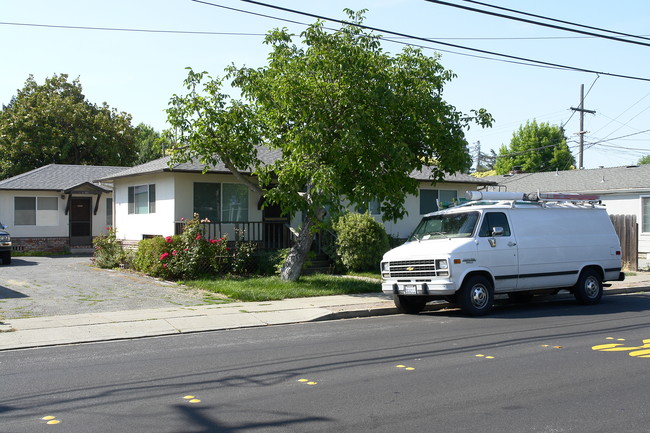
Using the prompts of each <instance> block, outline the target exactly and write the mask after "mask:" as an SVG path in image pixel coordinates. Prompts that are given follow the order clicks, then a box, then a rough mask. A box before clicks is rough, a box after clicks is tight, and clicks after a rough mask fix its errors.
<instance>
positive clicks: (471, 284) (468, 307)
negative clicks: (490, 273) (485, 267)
mask: <svg viewBox="0 0 650 433" xmlns="http://www.w3.org/2000/svg"><path fill="white" fill-rule="evenodd" d="M457 300H458V305H459V306H460V309H461V310H463V311H464V312H465V313H467V314H470V315H472V316H482V315H484V314H487V313H488V312H489V311H490V310H491V309H492V304H493V303H494V287H492V281H490V280H488V279H487V278H485V277H484V276H482V275H474V276H472V277H469V278H468V279H466V280H465V282H464V283H463V286H462V287H461V289H460V292H459V293H458V295H457Z"/></svg>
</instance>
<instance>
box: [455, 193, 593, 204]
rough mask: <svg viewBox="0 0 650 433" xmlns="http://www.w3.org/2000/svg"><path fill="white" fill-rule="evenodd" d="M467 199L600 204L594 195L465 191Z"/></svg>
mask: <svg viewBox="0 0 650 433" xmlns="http://www.w3.org/2000/svg"><path fill="white" fill-rule="evenodd" d="M467 198H468V199H469V200H471V201H477V200H486V201H511V202H513V205H514V202H530V203H539V204H542V205H544V204H546V203H549V202H556V203H573V204H589V205H591V206H594V205H596V204H602V202H601V200H600V196H598V195H594V194H575V193H553V192H539V191H537V192H536V193H524V192H508V191H467Z"/></svg>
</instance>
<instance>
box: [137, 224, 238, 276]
mask: <svg viewBox="0 0 650 433" xmlns="http://www.w3.org/2000/svg"><path fill="white" fill-rule="evenodd" d="M200 223H201V222H200V221H199V219H198V216H195V218H194V219H192V220H190V221H188V222H187V224H186V225H185V230H184V231H183V233H182V234H180V235H175V236H167V237H165V238H163V237H156V238H152V239H144V240H142V241H140V242H139V243H138V251H137V252H136V257H135V260H134V266H135V269H136V270H137V271H140V272H144V273H146V274H149V275H152V276H155V277H163V278H167V279H172V280H177V279H195V278H199V277H202V276H206V275H215V274H222V273H225V272H226V271H227V270H228V268H229V263H230V255H229V252H228V247H227V244H228V241H227V239H226V238H225V237H223V238H219V239H207V238H205V237H204V236H203V233H201V224H200Z"/></svg>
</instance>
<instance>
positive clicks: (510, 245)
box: [508, 242, 517, 247]
mask: <svg viewBox="0 0 650 433" xmlns="http://www.w3.org/2000/svg"><path fill="white" fill-rule="evenodd" d="M516 245H517V242H508V246H509V247H514V246H516Z"/></svg>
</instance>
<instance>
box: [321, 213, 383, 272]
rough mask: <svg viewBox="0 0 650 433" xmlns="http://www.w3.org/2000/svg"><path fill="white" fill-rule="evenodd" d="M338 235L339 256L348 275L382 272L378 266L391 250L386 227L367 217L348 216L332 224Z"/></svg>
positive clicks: (343, 216)
mask: <svg viewBox="0 0 650 433" xmlns="http://www.w3.org/2000/svg"><path fill="white" fill-rule="evenodd" d="M333 228H334V230H335V231H336V253H337V255H338V256H339V257H340V259H341V262H342V263H343V266H345V268H346V269H347V270H348V271H353V272H363V271H373V270H377V269H379V263H380V262H381V258H382V256H383V255H384V253H385V252H386V251H388V249H389V244H388V235H387V234H386V229H384V226H383V225H381V224H380V223H378V222H377V221H375V219H374V218H373V217H372V216H371V215H370V214H368V213H365V214H357V213H347V214H345V215H342V216H341V217H339V218H338V219H337V220H336V221H335V222H334V224H333Z"/></svg>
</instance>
